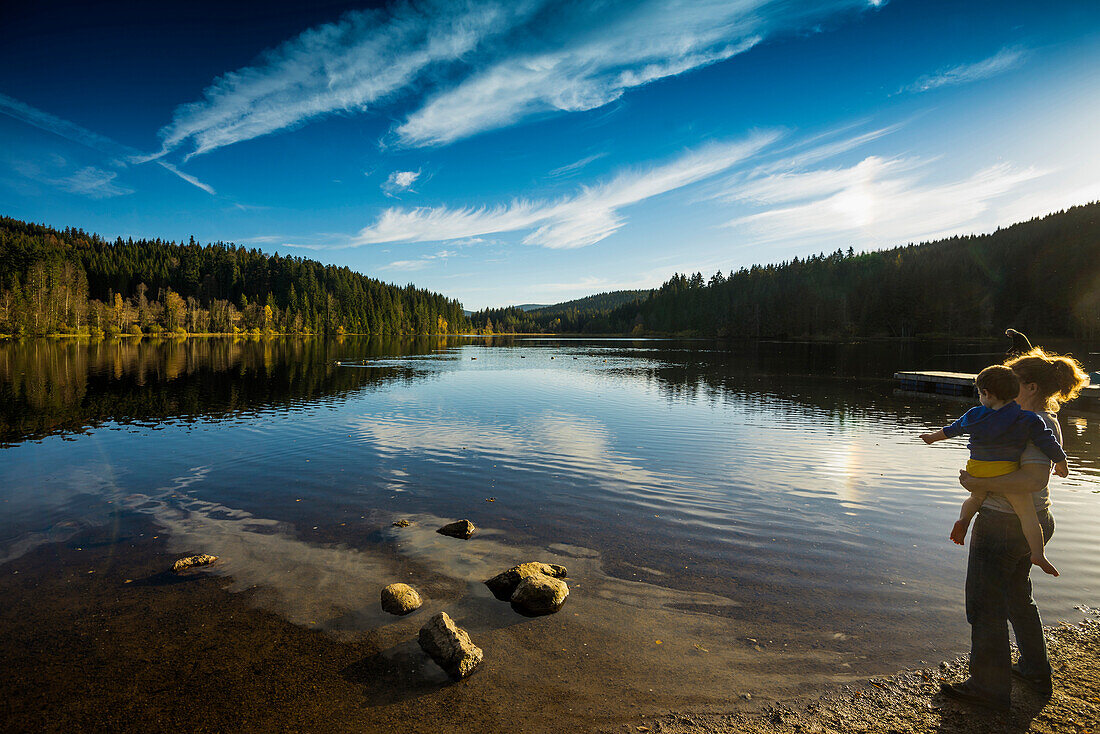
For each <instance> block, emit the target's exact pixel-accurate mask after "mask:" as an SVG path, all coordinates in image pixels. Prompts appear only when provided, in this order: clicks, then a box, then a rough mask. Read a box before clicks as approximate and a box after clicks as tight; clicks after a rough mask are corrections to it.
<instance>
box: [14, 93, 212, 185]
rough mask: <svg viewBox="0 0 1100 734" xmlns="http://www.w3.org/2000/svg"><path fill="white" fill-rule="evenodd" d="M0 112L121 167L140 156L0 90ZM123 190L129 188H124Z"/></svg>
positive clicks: (171, 169)
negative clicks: (86, 148) (113, 157)
mask: <svg viewBox="0 0 1100 734" xmlns="http://www.w3.org/2000/svg"><path fill="white" fill-rule="evenodd" d="M0 113H3V114H5V115H8V116H9V117H14V118H15V119H16V120H20V121H22V122H25V123H26V124H28V125H31V126H33V127H36V128H38V129H39V130H45V131H46V132H48V133H53V134H54V135H57V136H59V137H62V138H65V139H66V140H71V141H72V142H74V143H79V144H80V145H83V146H85V147H88V148H91V149H92V150H97V151H99V152H100V153H103V154H105V155H109V156H115V157H116V158H117V160H115V161H114V163H116V164H117V165H118V166H119V167H121V168H125V167H126V166H127V162H133V161H135V159H137V158H140V157H141V156H140V153H139V151H138V150H136V149H135V148H131V147H130V146H128V145H123V144H122V143H119V142H116V141H114V140H112V139H110V138H108V137H106V136H104V135H100V134H99V133H95V132H92V131H91V130H88V129H87V128H84V127H81V126H80V125H77V124H76V123H75V122H70V121H69V120H63V119H61V118H60V117H57V116H55V115H51V114H50V113H48V112H43V111H42V110H40V109H37V108H35V107H31V106H30V105H29V104H26V103H24V102H20V101H19V100H17V99H14V98H13V97H9V96H7V95H5V94H0ZM157 163H158V164H159V165H160V167H161V168H163V169H164V170H166V171H168V172H169V173H171V174H173V175H174V176H178V177H179V178H180V179H182V180H184V181H186V182H187V183H189V184H191V185H192V186H195V187H197V188H200V189H202V190H203V191H205V192H206V193H208V194H214V193H215V191H214V188H213V187H212V186H210V185H208V184H205V183H203V182H202V181H199V180H198V179H197V178H195V177H194V176H191V175H189V174H186V173H184V172H183V171H181V170H179V169H178V168H176V167H175V166H174V165H172V164H171V163H168V162H167V161H157ZM126 193H132V192H131V191H127V192H126Z"/></svg>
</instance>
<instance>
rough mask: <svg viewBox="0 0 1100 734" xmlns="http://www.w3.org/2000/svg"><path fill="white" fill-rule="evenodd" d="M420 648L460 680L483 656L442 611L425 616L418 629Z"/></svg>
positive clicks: (468, 637) (464, 631)
mask: <svg viewBox="0 0 1100 734" xmlns="http://www.w3.org/2000/svg"><path fill="white" fill-rule="evenodd" d="M419 642H420V649H422V650H423V651H424V652H426V653H428V655H430V656H431V658H432V660H434V661H435V662H436V663H437V664H438V665H439V667H441V668H443V671H444V672H445V673H447V675H449V676H450V677H451V679H452V680H462V679H463V678H465V677H466V676H468V675H470V673H472V672H474V669H475V668H477V666H478V664H479V663H481V661H482V659H483V658H484V657H485V653H483V652H482V651H481V648H480V647H478V646H477V645H475V644H474V643H473V642H471V641H470V635H468V634H467V633H466V630H464V629H461V628H460V627H458V625H456V624H455V623H454V620H453V619H451V618H450V616H448V615H447V613H446V612H440V613H439V614H436V615H435V616H434V617H432V618H431V619H429V620H428V623H427V624H426V625H424V627H423V628H421V630H420V637H419Z"/></svg>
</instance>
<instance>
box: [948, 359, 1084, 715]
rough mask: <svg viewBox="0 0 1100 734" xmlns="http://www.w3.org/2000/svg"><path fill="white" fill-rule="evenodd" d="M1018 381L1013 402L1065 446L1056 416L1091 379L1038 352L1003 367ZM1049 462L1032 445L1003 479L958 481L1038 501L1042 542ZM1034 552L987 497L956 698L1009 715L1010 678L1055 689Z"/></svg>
mask: <svg viewBox="0 0 1100 734" xmlns="http://www.w3.org/2000/svg"><path fill="white" fill-rule="evenodd" d="M1005 364H1006V365H1008V366H1009V367H1011V368H1012V371H1013V372H1015V373H1016V376H1017V377H1018V378H1019V379H1020V394H1019V396H1018V397H1017V398H1016V402H1018V403H1019V404H1020V407H1022V408H1024V409H1025V410H1031V411H1034V412H1036V413H1038V414H1039V416H1040V417H1042V418H1043V420H1044V422H1046V424H1047V426H1049V427H1050V429H1051V430H1052V431H1053V432H1054V434H1055V435H1056V436H1057V437H1058V442H1059V443H1061V442H1062V431H1061V428H1060V427H1059V426H1058V421H1057V420H1056V419H1055V416H1054V414H1055V413H1057V412H1058V409H1059V408H1060V407H1061V405H1062V403H1065V402H1067V401H1069V400H1072V399H1073V398H1075V397H1077V395H1078V393H1079V392H1080V391H1081V388H1082V387H1083V386H1085V385H1086V384H1088V375H1087V374H1085V372H1084V370H1082V369H1081V365H1080V364H1079V363H1078V362H1077V361H1076V360H1074V359H1072V358H1070V357H1060V356H1056V355H1052V354H1047V353H1046V352H1044V351H1043V350H1042V349H1040V348H1035V349H1032V350H1031V351H1029V352H1027V353H1026V354H1023V355H1020V356H1018V357H1013V358H1012V359H1009V360H1008V361H1007V362H1005ZM1050 470H1051V463H1050V460H1049V459H1048V458H1047V457H1046V456H1045V455H1044V454H1043V453H1042V452H1041V451H1039V450H1038V449H1037V448H1036V447H1035V446H1034V445H1032V444H1030V443H1029V444H1028V446H1027V449H1026V450H1025V451H1024V453H1023V455H1022V456H1021V457H1020V469H1019V470H1018V471H1016V472H1013V473H1012V474H1006V475H1004V476H1000V477H988V478H979V477H972V476H970V475H969V474H967V473H966V472H965V471H964V472H961V473H960V475H959V482H960V483H961V484H962V485H963V487H965V488H966V489H968V490H969V491H971V492H992V493H997V494H1001V495H1003V494H1006V493H1016V492H1025V493H1030V494H1031V495H1032V497H1033V498H1034V501H1035V510H1036V512H1037V513H1038V515H1039V524H1040V525H1041V526H1042V528H1043V537H1044V538H1045V539H1046V540H1047V541H1049V540H1050V536H1051V535H1052V534H1053V533H1054V517H1053V516H1052V515H1051V514H1050V493H1049V490H1048V489H1047V482H1048V481H1049V479H1050ZM1030 573H1031V554H1030V551H1029V549H1028V543H1027V540H1026V539H1025V538H1024V534H1023V531H1022V530H1021V529H1020V520H1019V518H1018V517H1017V516H1016V514H1015V513H1014V512H1013V511H1012V506H1011V505H1010V504H1009V503H1008V501H1007V500H1005V499H1004V497H998V496H996V494H990V495H989V496H988V497H987V498H986V500H985V502H984V503H983V504H982V508H981V510H980V511H979V513H978V518H977V520H976V521H975V523H974V531H973V534H972V535H971V537H970V558H969V562H968V564H967V568H966V620H967V621H968V622H969V623H970V629H971V638H970V678H968V679H967V680H966V681H964V682H962V683H956V684H951V683H944V684H943V685H942V686H941V690H942V691H943V693H944V694H945V695H947V696H950V697H951V698H957V699H960V700H963V701H968V702H970V703H976V704H980V705H983V706H987V707H990V708H994V709H998V710H1007V709H1008V708H1009V707H1010V706H1011V702H1012V677H1013V676H1016V677H1017V678H1020V679H1022V680H1023V681H1025V682H1027V683H1029V684H1030V685H1032V686H1033V687H1034V688H1035V689H1036V690H1038V691H1039V692H1040V693H1044V694H1046V695H1049V694H1050V692H1051V670H1050V660H1049V659H1048V658H1047V647H1046V640H1045V639H1044V638H1043V622H1042V620H1041V619H1040V617H1039V609H1038V607H1036V606H1035V600H1034V599H1032V598H1031V579H1030ZM1009 622H1012V629H1013V630H1014V631H1015V633H1016V644H1017V645H1018V646H1019V648H1020V661H1019V663H1018V664H1017V665H1012V658H1011V653H1010V652H1009V644H1008V623H1009Z"/></svg>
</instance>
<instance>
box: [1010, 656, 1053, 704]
mask: <svg viewBox="0 0 1100 734" xmlns="http://www.w3.org/2000/svg"><path fill="white" fill-rule="evenodd" d="M1012 677H1013V678H1017V679H1019V680H1022V681H1023V682H1024V683H1027V684H1028V685H1029V686H1031V688H1032V689H1033V690H1034V691H1035V692H1036V693H1038V694H1040V695H1042V696H1048V697H1049V696H1052V695H1054V684H1053V683H1052V682H1051V680H1050V678H1036V677H1033V676H1030V675H1024V672H1023V671H1022V670H1020V666H1019V664H1017V665H1013V666H1012Z"/></svg>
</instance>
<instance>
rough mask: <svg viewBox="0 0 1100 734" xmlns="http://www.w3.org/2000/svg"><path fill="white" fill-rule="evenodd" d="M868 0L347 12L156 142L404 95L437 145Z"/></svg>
mask: <svg viewBox="0 0 1100 734" xmlns="http://www.w3.org/2000/svg"><path fill="white" fill-rule="evenodd" d="M874 5H876V3H874V2H868V0H821V1H819V2H816V3H813V4H812V5H810V4H797V3H786V2H774V1H773V0H737V1H735V2H730V1H729V0H695V1H693V2H685V1H684V0H647V1H645V2H632V3H575V2H563V1H562V0H467V1H466V2H463V3H454V2H445V1H444V0H435V1H434V2H427V3H422V4H416V5H413V4H399V5H396V6H395V7H394V8H392V9H390V10H388V11H375V10H370V11H357V12H351V13H348V14H347V15H345V16H344V17H343V18H342V19H341V20H340V21H339V22H335V23H328V24H324V25H320V26H317V27H314V28H311V29H309V30H307V31H305V32H303V33H302V34H301V35H299V36H298V37H296V38H294V39H291V40H289V41H286V42H285V43H283V44H282V45H280V46H278V47H276V48H273V49H271V50H268V51H266V52H264V53H263V54H262V55H261V56H260V57H259V58H258V59H257V60H256V62H255V63H253V64H252V65H251V66H247V67H244V68H241V69H238V70H236V71H232V72H229V73H226V74H223V75H222V76H221V77H218V78H217V79H215V80H214V81H213V82H212V83H211V85H210V86H209V87H207V88H206V89H205V90H204V92H203V95H202V99H200V100H198V101H196V102H192V103H190V104H185V105H182V106H180V107H179V108H177V110H176V112H175V114H174V116H173V119H172V121H171V122H170V123H169V124H167V125H166V126H165V127H164V128H162V129H161V131H160V136H161V139H162V149H161V150H160V151H159V152H158V153H155V154H153V155H152V156H149V158H156V157H161V156H163V155H165V154H167V153H168V152H170V151H174V150H182V151H186V152H187V154H188V157H190V156H192V155H198V154H201V153H207V152H209V151H212V150H216V149H218V148H221V147H223V146H226V145H231V144H234V143H238V142H241V141H244V140H250V139H253V138H257V137H260V136H263V135H268V134H271V133H275V132H279V131H283V130H289V129H293V128H295V127H297V126H300V125H302V124H305V123H307V122H309V121H311V120H315V119H320V118H323V117H326V116H329V115H333V114H359V113H363V112H365V111H368V110H372V109H380V108H383V107H384V106H386V105H389V104H392V103H394V102H395V101H396V100H398V99H399V98H411V99H412V105H411V106H412V108H413V112H412V113H411V114H409V115H408V116H407V117H406V118H405V119H404V120H403V121H402V122H401V123H399V124H398V125H397V126H396V128H395V130H394V131H393V140H394V141H396V143H398V144H400V145H403V146H424V145H439V144H445V143H449V142H452V141H454V140H458V139H460V138H465V137H469V136H471V135H476V134H478V133H481V132H484V131H487V130H492V129H496V128H500V127H503V126H507V125H510V124H513V123H516V122H518V121H521V120H523V119H526V118H528V117H531V116H532V115H540V114H544V113H548V112H555V111H580V110H591V109H594V108H597V107H601V106H603V105H606V104H608V103H609V102H612V101H614V100H616V99H618V98H619V97H621V96H622V95H623V94H624V93H625V92H626V91H628V90H630V89H633V88H636V87H639V86H642V85H645V84H649V83H651V82H654V81H657V80H660V79H666V78H669V77H673V76H677V75H679V74H683V73H685V72H688V71H691V70H693V69H698V68H701V67H704V66H707V65H710V64H714V63H717V62H720V61H724V60H726V59H729V58H731V57H733V56H735V55H737V54H739V53H742V52H744V51H746V50H748V49H749V48H752V47H753V46H754V45H755V44H756V43H758V42H759V41H760V40H761V39H763V38H765V37H768V36H769V35H773V34H776V33H781V32H784V31H788V30H791V29H797V28H805V27H810V26H812V25H814V24H816V23H818V22H819V21H821V20H822V19H824V18H828V17H830V16H832V15H835V14H837V13H840V12H843V11H851V10H853V9H858V8H868V7H872V6H874Z"/></svg>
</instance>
